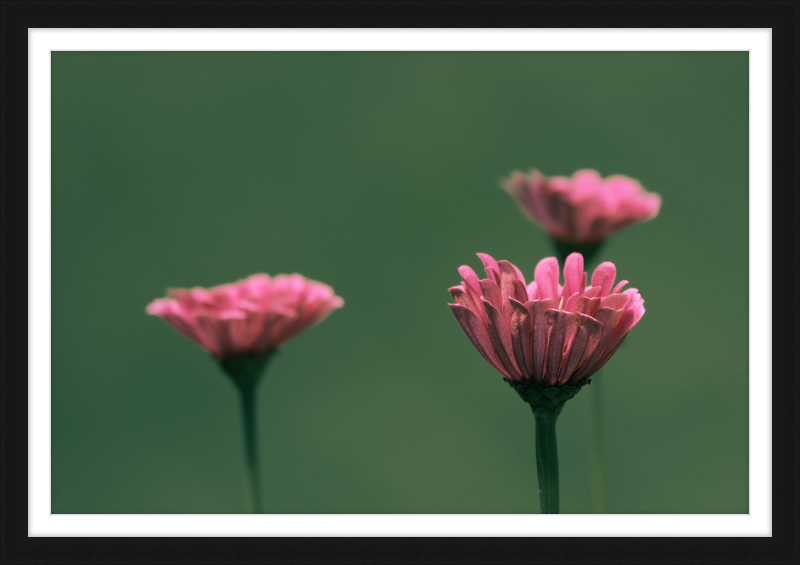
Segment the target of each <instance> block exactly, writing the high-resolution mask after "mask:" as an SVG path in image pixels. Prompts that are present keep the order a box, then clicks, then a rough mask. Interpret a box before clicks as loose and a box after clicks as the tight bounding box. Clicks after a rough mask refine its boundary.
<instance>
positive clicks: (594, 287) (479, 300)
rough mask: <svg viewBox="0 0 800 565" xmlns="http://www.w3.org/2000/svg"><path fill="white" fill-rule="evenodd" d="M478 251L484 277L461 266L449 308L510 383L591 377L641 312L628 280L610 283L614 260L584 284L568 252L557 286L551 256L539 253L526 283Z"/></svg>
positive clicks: (560, 382) (578, 263)
mask: <svg viewBox="0 0 800 565" xmlns="http://www.w3.org/2000/svg"><path fill="white" fill-rule="evenodd" d="M478 256H479V257H480V258H481V260H482V261H483V264H484V266H485V267H486V273H487V275H488V277H489V278H487V279H483V280H478V277H477V275H476V274H475V272H474V271H473V270H472V269H470V268H469V267H467V266H462V267H460V268H459V269H458V271H459V273H461V276H462V277H464V280H463V281H462V283H461V285H459V286H455V287H453V288H451V289H449V290H450V294H452V295H453V299H454V300H455V304H450V305H449V306H450V308H452V310H453V313H454V314H455V316H456V319H458V321H459V323H460V324H461V327H462V328H463V329H464V333H466V334H467V337H469V339H470V341H472V344H473V345H474V346H475V348H476V349H477V350H478V351H479V352H480V354H481V355H483V357H484V358H485V359H486V360H487V361H488V362H489V363H490V364H491V365H492V367H494V368H495V369H497V370H498V371H499V372H500V373H501V374H503V375H504V376H505V377H506V378H507V379H508V380H509V381H511V382H512V383H532V384H535V385H538V386H547V387H552V386H565V385H570V384H575V383H579V382H581V381H583V380H584V379H587V378H589V377H591V376H592V375H593V374H594V373H596V372H597V371H598V370H599V369H600V368H601V367H602V366H603V365H605V364H606V362H607V361H608V360H609V359H610V358H611V356H612V355H613V354H614V352H616V350H617V348H618V347H619V346H620V344H621V343H622V341H623V340H624V339H625V337H626V336H627V335H628V332H629V331H630V329H631V328H632V327H633V326H634V325H636V323H637V322H638V321H639V320H640V319H641V317H642V316H643V315H644V300H643V299H642V297H641V295H640V294H639V293H638V291H637V290H636V289H633V288H630V289H628V290H625V291H622V288H623V287H624V286H625V285H626V284H627V283H628V281H621V282H620V283H619V284H617V285H616V286H614V279H615V278H616V273H617V270H616V267H614V264H613V263H607V262H606V263H602V264H601V265H600V266H599V267H597V269H596V270H595V272H594V274H593V275H592V281H591V286H587V275H586V273H585V272H584V271H583V256H582V255H581V254H580V253H573V254H571V255H570V256H569V257H567V260H566V264H565V266H564V286H563V287H562V286H561V285H560V284H559V282H558V279H559V267H558V261H557V260H556V258H555V257H549V258H547V259H542V260H541V261H540V262H539V264H538V265H537V266H536V271H535V275H534V276H535V281H534V282H532V283H530V284H528V285H526V284H525V279H524V277H523V276H522V273H521V272H520V270H519V269H517V267H515V266H514V265H512V264H511V263H509V262H508V261H495V260H494V259H493V258H492V257H490V256H489V255H485V254H483V253H479V254H478Z"/></svg>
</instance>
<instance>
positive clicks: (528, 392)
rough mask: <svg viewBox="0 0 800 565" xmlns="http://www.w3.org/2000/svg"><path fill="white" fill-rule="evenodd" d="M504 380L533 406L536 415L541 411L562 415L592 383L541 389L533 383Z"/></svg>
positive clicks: (585, 382)
mask: <svg viewBox="0 0 800 565" xmlns="http://www.w3.org/2000/svg"><path fill="white" fill-rule="evenodd" d="M503 380H504V381H506V382H507V383H508V384H509V385H511V388H513V389H514V390H516V391H517V394H519V395H520V396H521V397H522V400H524V401H525V402H527V403H528V404H530V405H531V409H532V410H533V412H534V414H535V413H536V412H537V411H539V410H544V411H546V412H555V413H556V414H559V413H561V410H562V409H563V408H564V404H566V402H567V400H570V399H571V398H572V397H573V396H575V395H576V394H578V392H579V391H580V390H581V388H583V387H584V386H585V385H587V384H589V383H590V382H591V379H586V380H583V381H581V382H579V383H576V384H574V385H568V386H550V387H540V386H537V385H535V384H533V383H515V382H511V381H509V380H508V379H503Z"/></svg>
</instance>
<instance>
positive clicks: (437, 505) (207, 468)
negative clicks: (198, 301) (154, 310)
mask: <svg viewBox="0 0 800 565" xmlns="http://www.w3.org/2000/svg"><path fill="white" fill-rule="evenodd" d="M531 167H537V168H539V169H540V170H542V171H543V172H544V173H545V174H547V175H555V174H566V175H569V174H571V173H572V172H573V171H574V170H576V169H579V168H586V167H588V168H595V169H597V170H599V171H600V172H601V174H603V175H604V176H605V175H609V174H616V173H620V174H626V175H629V176H632V177H634V178H637V179H640V180H641V182H642V183H643V185H644V186H645V187H646V188H648V189H649V190H651V191H654V192H658V193H660V194H661V195H662V197H663V206H662V211H661V214H660V215H659V217H658V218H656V219H655V220H653V221H651V222H649V223H645V224H641V225H637V226H633V227H630V228H627V229H625V230H623V231H622V232H619V233H618V234H617V235H616V236H615V237H613V239H612V240H611V241H610V242H609V244H608V245H607V246H606V248H605V249H604V252H603V254H602V255H603V256H602V258H601V259H603V260H611V261H613V262H614V263H616V265H617V269H618V272H619V273H620V277H621V278H625V279H628V280H630V281H631V285H632V286H633V287H636V288H638V289H639V290H640V292H641V294H642V296H643V297H644V298H645V301H646V303H645V306H646V308H647V314H646V315H645V317H644V318H643V319H642V321H641V322H640V323H639V325H637V327H636V328H635V329H634V331H633V332H632V333H631V335H630V337H629V339H628V340H627V342H626V344H625V346H624V347H623V348H622V349H621V350H620V351H619V352H618V353H617V354H616V355H615V357H614V359H613V360H612V361H611V362H610V363H609V364H608V365H607V366H606V368H605V369H604V370H603V373H602V378H603V381H604V394H605V397H606V418H605V427H606V430H605V431H606V442H607V465H608V469H607V473H608V509H609V511H610V512H614V513H746V512H748V415H747V407H748V369H747V366H748V317H747V309H748V54H747V53H745V52H741V53H733V52H728V53H713V52H704V53H678V52H673V53H666V52H662V53H658V52H651V53H519V52H518V53H412V52H408V53H377V52H376V53H333V52H329V53H276V52H272V53H270V52H265V53H156V52H138V53H136V52H127V53H126V52H116V53H97V52H95V53H92V52H81V53H78V52H75V53H73V52H54V53H53V54H52V511H53V513H234V512H240V511H242V510H243V509H244V508H245V502H244V501H245V494H244V493H245V491H244V484H245V483H244V457H243V446H242V439H241V430H240V420H239V412H238V410H239V407H238V404H237V402H238V399H237V396H236V392H235V389H234V387H233V386H232V384H231V383H230V382H229V381H228V379H227V378H226V377H225V376H224V375H223V373H222V372H221V371H220V370H219V369H218V367H217V366H216V365H215V363H214V362H212V361H211V359H210V358H209V356H208V355H207V354H205V353H204V352H203V351H202V350H201V349H199V348H198V347H197V346H195V345H194V344H193V343H191V342H190V341H189V340H187V339H186V338H184V337H183V336H181V335H180V334H178V333H177V332H176V331H174V330H173V329H172V328H171V327H169V326H168V325H167V324H165V323H164V322H163V321H161V320H160V319H158V318H155V317H151V316H147V315H145V312H144V308H145V305H146V304H147V303H148V302H150V301H151V300H153V299H154V298H157V297H160V296H163V294H164V291H165V289H166V287H168V286H178V287H181V286H195V285H201V286H209V285H216V284H219V283H225V282H231V281H235V280H237V279H241V278H244V277H246V276H248V275H250V274H252V273H256V272H267V273H270V274H277V273H290V272H299V273H302V274H303V275H305V276H307V277H310V278H313V279H317V280H321V281H324V282H326V283H328V284H330V285H331V286H332V287H333V288H334V289H335V291H336V292H337V293H338V294H339V295H340V296H342V297H343V298H344V299H345V302H346V304H345V307H344V308H343V309H342V310H339V311H337V312H334V313H333V314H332V315H331V316H330V317H329V318H328V319H327V320H326V321H325V322H323V323H322V324H320V325H319V326H316V327H314V328H312V329H311V330H309V331H308V332H306V333H304V334H302V335H301V336H299V337H297V338H296V339H295V340H293V341H291V342H290V343H288V344H287V345H286V346H285V347H283V348H282V350H281V352H280V355H279V356H278V357H277V358H276V359H274V360H273V363H272V365H271V368H270V369H269V371H268V373H267V375H266V377H265V378H264V380H263V384H262V386H261V388H260V391H259V405H260V410H261V412H260V421H259V433H260V446H261V452H262V471H263V481H264V482H265V490H266V493H265V497H264V506H265V508H266V511H267V512H274V513H351V512H354V513H429V512H433V513H530V512H538V509H539V502H538V491H537V482H536V466H535V455H534V449H533V446H534V419H533V416H532V414H531V411H530V408H529V407H528V406H527V405H526V404H525V403H524V402H522V401H521V400H520V399H519V398H518V397H517V395H516V394H515V393H514V391H513V390H511V389H510V388H509V387H508V386H507V385H506V384H505V383H503V381H502V380H501V377H500V375H499V374H498V373H496V372H495V371H494V370H493V369H492V368H491V367H490V366H489V365H488V364H487V363H486V362H485V361H484V360H483V359H482V358H481V357H480V355H479V354H478V353H477V352H476V351H475V349H474V348H473V346H472V345H471V344H470V342H469V341H468V339H467V338H466V336H465V335H464V333H463V332H462V330H461V328H460V327H459V325H458V323H457V322H456V320H455V318H454V317H453V314H452V313H451V311H450V309H449V308H448V307H447V303H448V302H449V301H450V295H449V294H448V292H447V288H448V287H450V286H453V285H456V284H458V283H459V281H460V276H459V275H458V272H457V270H456V269H457V268H458V266H459V265H462V264H465V263H466V264H469V265H471V266H472V267H473V268H475V269H476V271H478V272H481V270H480V268H481V264H480V261H479V260H478V259H477V257H476V256H475V253H476V252H479V251H480V252H486V253H490V254H492V255H494V256H495V257H496V258H497V259H508V260H510V261H512V262H513V263H515V264H516V265H517V266H519V267H520V268H521V269H522V270H523V272H524V273H525V275H526V277H527V278H528V279H530V278H531V277H532V274H533V268H534V266H535V265H536V263H537V262H538V261H539V260H540V259H541V258H543V257H546V256H550V255H553V253H552V251H551V249H550V247H549V243H548V239H547V237H546V236H545V234H544V232H542V231H541V230H540V229H539V228H538V227H536V226H535V225H533V224H532V223H530V222H529V221H528V220H527V219H526V218H525V217H524V216H523V214H522V213H521V212H520V210H519V209H518V207H517V205H516V203H515V202H514V201H513V200H512V199H511V198H510V197H509V196H508V195H507V194H505V193H504V192H503V191H502V190H500V189H499V188H498V179H499V178H500V177H502V176H505V175H507V174H509V173H510V172H511V171H513V170H515V169H523V170H527V169H529V168H531ZM589 398H590V396H589V394H586V393H584V392H582V393H581V394H579V395H578V396H577V397H576V398H575V399H574V400H572V401H571V402H570V403H569V404H568V405H567V407H566V408H565V410H564V412H563V414H562V415H561V418H560V419H559V454H560V461H561V501H562V502H561V509H562V512H565V513H587V512H592V510H593V506H592V491H591V470H590V455H589V453H590V452H589V419H588V408H589Z"/></svg>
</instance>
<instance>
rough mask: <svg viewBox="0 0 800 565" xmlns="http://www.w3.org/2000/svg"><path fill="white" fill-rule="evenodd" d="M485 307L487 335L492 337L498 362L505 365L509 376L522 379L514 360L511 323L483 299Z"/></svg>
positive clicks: (517, 379) (513, 378)
mask: <svg viewBox="0 0 800 565" xmlns="http://www.w3.org/2000/svg"><path fill="white" fill-rule="evenodd" d="M483 307H484V308H485V309H486V321H487V322H488V326H489V337H491V339H492V345H493V346H494V351H495V353H496V354H497V358H498V359H499V360H500V364H501V365H502V366H503V367H505V370H506V372H507V373H508V375H509V378H510V379H512V380H516V381H519V380H521V379H522V375H521V374H520V371H519V368H518V367H517V363H516V361H515V360H514V346H513V344H512V342H511V324H509V322H508V320H507V319H506V317H505V316H504V315H503V314H502V312H500V310H498V309H497V308H495V307H494V306H492V304H491V303H490V302H489V301H488V300H484V301H483Z"/></svg>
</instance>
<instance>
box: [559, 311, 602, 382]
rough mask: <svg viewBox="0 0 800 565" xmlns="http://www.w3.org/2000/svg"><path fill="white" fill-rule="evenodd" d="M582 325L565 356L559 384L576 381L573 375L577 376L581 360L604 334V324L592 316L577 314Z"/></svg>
mask: <svg viewBox="0 0 800 565" xmlns="http://www.w3.org/2000/svg"><path fill="white" fill-rule="evenodd" d="M577 316H578V320H579V322H580V325H579V326H578V331H577V333H576V334H575V339H574V340H573V341H572V347H571V348H570V351H569V355H568V356H567V357H565V361H564V363H565V365H566V366H565V367H564V368H563V369H562V371H561V377H560V378H559V380H558V384H559V385H565V384H570V383H572V382H574V380H573V377H575V376H576V373H577V369H578V367H579V366H580V364H581V362H582V361H583V360H584V359H585V356H586V353H587V351H589V352H591V350H589V349H588V347H589V346H590V344H592V343H594V342H596V341H597V340H599V339H600V336H601V335H602V334H603V325H602V324H601V323H600V322H598V321H597V320H595V319H594V318H592V317H589V316H585V315H583V314H577Z"/></svg>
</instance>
